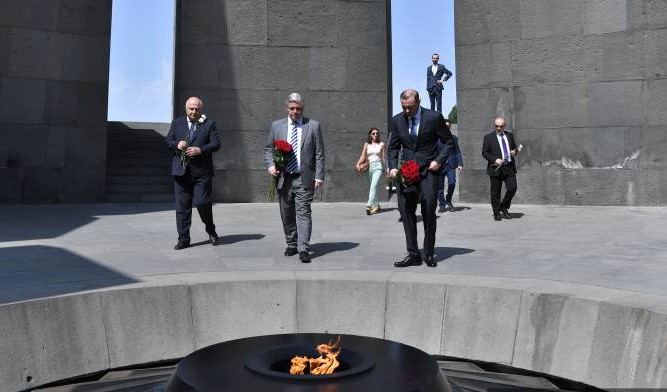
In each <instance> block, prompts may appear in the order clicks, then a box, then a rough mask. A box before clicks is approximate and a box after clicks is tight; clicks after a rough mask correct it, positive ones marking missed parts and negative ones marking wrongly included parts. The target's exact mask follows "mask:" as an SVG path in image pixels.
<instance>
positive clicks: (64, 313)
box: [0, 293, 109, 392]
mask: <svg viewBox="0 0 667 392" xmlns="http://www.w3.org/2000/svg"><path fill="white" fill-rule="evenodd" d="M101 308H102V301H101V299H100V295H99V294H95V293H92V294H86V295H72V296H62V297H58V298H47V299H40V300H35V301H26V302H20V303H14V304H6V305H3V306H0V328H1V329H0V330H1V331H2V339H0V385H1V388H0V390H2V391H3V392H5V391H20V390H27V389H30V388H34V387H36V386H39V385H43V384H46V383H48V382H51V381H55V380H60V379H65V378H70V377H75V376H78V375H83V374H89V373H95V372H99V371H102V370H104V369H108V368H109V355H108V351H107V343H106V331H105V325H104V322H103V319H102V311H101Z"/></svg>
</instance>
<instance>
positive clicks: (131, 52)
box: [107, 0, 456, 122]
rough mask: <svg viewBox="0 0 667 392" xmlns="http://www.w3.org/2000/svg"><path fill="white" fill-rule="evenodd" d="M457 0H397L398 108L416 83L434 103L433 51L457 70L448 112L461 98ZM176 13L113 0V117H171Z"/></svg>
mask: <svg viewBox="0 0 667 392" xmlns="http://www.w3.org/2000/svg"><path fill="white" fill-rule="evenodd" d="M453 2H454V0H392V52H393V72H392V73H393V75H392V85H393V90H394V94H393V95H394V96H393V108H392V112H393V113H397V112H399V111H400V103H399V99H398V95H399V94H400V92H401V91H402V90H404V89H406V88H416V89H417V90H418V91H419V94H420V96H421V98H422V106H424V107H427V108H430V103H429V99H428V93H427V92H426V67H427V66H429V65H430V64H431V55H432V54H433V53H438V54H439V55H440V63H441V64H443V65H444V66H445V67H447V69H449V70H450V71H452V72H453V73H454V76H453V77H452V78H451V79H449V81H447V83H445V89H444V91H443V97H442V108H443V109H442V111H443V115H444V116H445V117H446V116H447V115H448V114H449V111H450V110H451V108H452V106H454V105H455V104H456V79H455V77H456V70H455V64H454V3H453ZM174 15H175V1H174V0H113V13H112V21H111V53H110V60H109V67H110V68H109V112H108V116H107V118H108V119H109V120H112V121H136V122H171V120H172V118H173V114H172V107H173V102H172V100H173V93H172V92H173V73H174V71H173V64H174ZM177 114H178V113H177Z"/></svg>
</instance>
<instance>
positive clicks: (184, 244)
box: [174, 241, 190, 250]
mask: <svg viewBox="0 0 667 392" xmlns="http://www.w3.org/2000/svg"><path fill="white" fill-rule="evenodd" d="M188 246H190V242H188V241H178V244H176V246H174V250H181V249H185V248H187V247H188Z"/></svg>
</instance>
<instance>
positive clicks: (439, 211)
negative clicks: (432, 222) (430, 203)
mask: <svg viewBox="0 0 667 392" xmlns="http://www.w3.org/2000/svg"><path fill="white" fill-rule="evenodd" d="M443 212H445V206H441V207H440V208H438V214H442V213H443Z"/></svg>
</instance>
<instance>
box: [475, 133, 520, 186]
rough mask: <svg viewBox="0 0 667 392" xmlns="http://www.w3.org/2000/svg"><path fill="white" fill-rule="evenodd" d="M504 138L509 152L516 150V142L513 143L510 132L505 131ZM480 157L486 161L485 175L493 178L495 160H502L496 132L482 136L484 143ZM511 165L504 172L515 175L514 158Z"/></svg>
mask: <svg viewBox="0 0 667 392" xmlns="http://www.w3.org/2000/svg"><path fill="white" fill-rule="evenodd" d="M505 137H506V138H507V144H509V148H510V150H514V149H516V142H515V141H514V135H513V134H512V132H509V131H505ZM482 155H483V156H484V159H486V161H487V165H486V174H488V175H490V176H493V175H494V172H495V171H496V168H497V167H496V159H503V152H502V150H501V149H500V143H498V137H497V136H496V131H493V132H491V133H487V134H486V135H484V142H482ZM512 163H514V164H513V165H510V166H507V169H506V170H510V172H511V173H515V174H516V156H513V157H512Z"/></svg>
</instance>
